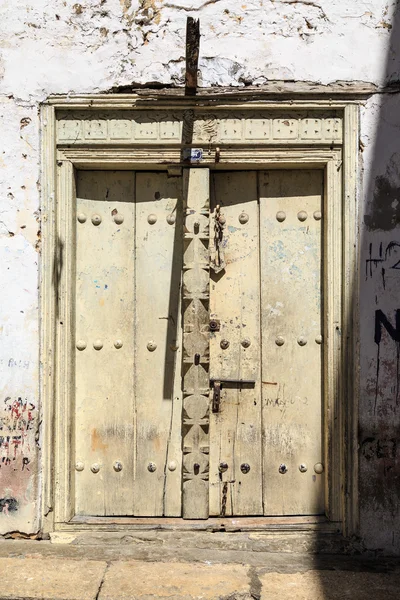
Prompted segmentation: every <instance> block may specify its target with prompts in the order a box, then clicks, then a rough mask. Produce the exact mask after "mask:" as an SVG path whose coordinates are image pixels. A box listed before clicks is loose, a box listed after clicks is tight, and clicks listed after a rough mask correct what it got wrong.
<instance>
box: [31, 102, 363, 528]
mask: <svg viewBox="0 0 400 600" xmlns="http://www.w3.org/2000/svg"><path fill="white" fill-rule="evenodd" d="M358 110H359V107H358V104H357V102H356V101H346V102H343V101H332V100H330V101H326V100H313V99H311V100H309V101H298V102H296V101H293V102H288V103H284V102H281V103H276V102H274V101H268V99H264V100H262V101H257V102H254V101H248V102H243V100H242V99H241V98H235V97H233V99H232V96H230V101H229V104H228V103H227V102H226V101H222V100H221V99H219V100H215V99H214V100H212V99H210V97H203V98H199V97H197V98H185V97H181V98H170V99H166V98H165V96H164V97H160V98H156V99H153V100H146V99H143V98H139V97H137V96H129V95H125V96H117V95H115V96H113V95H103V96H102V95H100V96H87V97H76V98H60V97H57V98H50V99H49V100H48V101H47V102H46V103H45V104H44V105H43V107H42V121H41V122H42V239H43V246H42V255H41V282H40V292H41V386H40V392H41V405H42V422H43V425H42V440H43V444H42V450H43V451H42V458H43V476H42V529H43V530H44V531H46V532H51V531H75V532H76V531H79V530H81V529H87V528H89V529H91V528H93V529H106V530H107V529H108V528H111V529H113V530H115V529H122V530H126V529H127V528H134V529H135V528H136V529H137V528H139V529H140V528H149V527H157V528H160V527H163V526H165V528H170V527H175V528H177V529H191V528H193V527H195V528H196V529H198V528H199V526H201V522H200V523H199V522H198V521H196V522H192V521H190V520H186V521H182V520H181V519H165V520H164V522H163V519H160V518H154V519H140V518H130V519H129V518H106V517H103V518H94V517H93V518H81V517H80V518H78V517H74V511H73V504H72V502H71V498H72V497H73V489H72V477H71V472H70V469H71V458H70V455H69V452H70V444H69V440H70V439H71V405H70V401H69V399H70V398H71V397H72V396H71V394H72V389H71V383H70V381H71V378H70V376H69V374H70V372H71V369H72V364H71V359H70V353H69V348H68V345H67V336H66V335H65V334H64V332H65V331H67V330H68V328H69V324H70V318H71V316H70V313H69V310H68V306H67V305H66V303H65V301H64V300H65V297H66V290H67V289H68V285H69V280H70V279H69V278H70V277H71V276H72V275H71V269H70V267H71V260H70V256H71V251H70V246H71V244H72V240H73V235H72V220H71V219H69V218H68V215H69V214H71V211H72V202H73V200H74V170H75V169H132V170H135V169H137V170H145V169H151V170H168V171H169V172H170V174H175V175H178V174H179V173H180V172H181V169H182V168H186V167H188V166H190V167H193V168H201V167H202V166H204V167H208V168H210V169H216V170H218V169H224V170H230V169H240V170H250V169H251V170H257V169H264V170H265V169H273V168H280V169H293V168H302V167H303V168H316V169H322V170H323V171H324V173H325V195H326V198H325V202H326V206H327V207H328V212H329V214H330V221H332V223H334V224H335V225H334V226H332V227H331V228H330V229H329V231H328V230H327V233H328V237H327V242H326V246H325V253H326V254H327V255H328V256H329V257H330V260H329V261H328V267H327V269H328V270H327V276H326V286H327V287H326V289H325V292H326V298H328V303H327V308H326V311H327V315H328V318H327V322H328V323H329V325H328V330H327V331H326V332H325V335H326V337H327V339H328V340H329V344H328V352H327V353H326V357H325V359H324V360H325V381H326V382H327V385H326V391H325V403H326V414H327V418H326V421H325V422H326V430H325V453H326V454H325V457H326V458H327V464H328V465H329V466H331V465H335V468H330V467H329V474H328V476H327V478H326V481H327V487H326V498H327V504H328V505H327V512H328V515H329V518H330V521H331V522H328V523H327V522H326V520H324V519H321V518H308V517H305V518H280V519H279V524H282V526H284V527H285V528H289V529H292V530H294V531H300V530H310V529H311V530H319V529H320V530H322V531H330V532H333V531H338V530H340V531H341V533H342V534H344V535H351V534H356V533H357V531H358V459H357V422H358V419H357V415H358V412H357V402H358V381H357V376H356V374H355V371H356V370H355V369H352V368H351V365H353V364H357V357H358V327H357V323H358V314H357V304H358V302H357V290H356V289H354V285H353V282H357V259H356V258H357V253H356V252H357V250H356V248H357V239H356V233H357V207H356V182H357V159H358ZM190 148H202V150H203V156H202V159H201V161H200V163H199V162H198V158H199V156H198V153H196V152H193V153H191V152H190ZM60 244H62V245H63V247H64V258H63V261H64V268H63V273H61V276H60V273H59V271H58V261H57V253H58V252H59V248H60ZM59 276H60V277H59ZM55 282H57V284H58V286H59V287H58V290H59V297H60V300H59V303H58V306H57V304H56V294H55ZM222 521H223V524H222V525H223V526H224V528H225V529H229V527H233V528H234V527H236V528H237V526H238V525H237V523H238V519H235V518H221V519H218V518H214V519H208V520H206V521H204V522H203V528H204V529H207V528H210V527H211V528H212V527H216V528H219V527H221V522H222ZM240 524H241V530H246V529H250V530H254V529H257V530H262V531H265V532H266V533H267V532H268V531H271V530H276V524H277V519H276V518H263V517H257V518H248V519H246V518H241V519H240Z"/></svg>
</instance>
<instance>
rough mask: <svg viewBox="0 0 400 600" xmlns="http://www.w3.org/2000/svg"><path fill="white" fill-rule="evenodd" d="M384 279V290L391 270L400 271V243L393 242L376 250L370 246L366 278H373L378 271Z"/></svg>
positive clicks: (380, 245) (381, 244) (381, 245)
mask: <svg viewBox="0 0 400 600" xmlns="http://www.w3.org/2000/svg"><path fill="white" fill-rule="evenodd" d="M377 270H378V271H379V274H380V276H381V278H382V285H383V289H385V288H386V275H387V272H388V271H389V270H391V271H400V243H399V242H395V241H391V242H389V243H388V244H383V243H382V242H381V243H380V244H379V246H378V248H376V249H374V247H373V245H372V244H370V245H369V254H368V258H367V260H366V261H365V276H366V278H367V279H369V278H371V277H373V275H374V273H375V272H376V271H377Z"/></svg>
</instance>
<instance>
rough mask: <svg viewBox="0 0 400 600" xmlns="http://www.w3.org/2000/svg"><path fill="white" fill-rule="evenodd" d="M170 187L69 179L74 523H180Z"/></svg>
mask: <svg viewBox="0 0 400 600" xmlns="http://www.w3.org/2000/svg"><path fill="white" fill-rule="evenodd" d="M181 186H182V184H181V179H180V178H168V177H167V175H166V174H165V173H136V174H135V173H133V172H128V171H125V172H124V171H79V172H78V174H77V191H76V195H77V207H76V285H75V290H73V292H72V293H73V297H74V299H75V302H71V310H74V311H75V322H76V331H75V333H74V342H73V346H74V349H73V351H74V352H75V420H74V421H75V422H74V425H75V426H74V438H73V440H71V442H72V443H73V444H74V446H75V447H74V450H75V452H74V454H75V512H76V514H77V515H95V516H98V515H100V516H106V515H108V516H112V515H116V516H121V515H137V516H162V515H165V516H179V515H180V514H181V498H180V489H181V463H182V460H181V410H182V393H181V384H180V365H181V354H180V339H181V319H180V306H179V303H180V292H179V281H180V276H181V263H182V235H181V231H182V189H181Z"/></svg>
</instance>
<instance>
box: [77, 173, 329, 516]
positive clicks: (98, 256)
mask: <svg viewBox="0 0 400 600" xmlns="http://www.w3.org/2000/svg"><path fill="white" fill-rule="evenodd" d="M203 179H204V182H206V184H207V185H208V181H210V190H209V192H210V195H211V196H210V197H211V217H210V232H211V233H210V246H211V250H212V251H213V252H214V250H215V246H214V231H216V230H215V218H216V217H218V220H219V224H220V225H221V226H222V230H221V229H219V231H220V233H221V231H222V234H221V235H220V239H219V240H218V244H217V246H218V251H219V253H220V259H221V261H222V263H223V264H222V265H220V266H219V268H216V269H215V270H213V269H211V270H210V290H209V292H210V297H209V304H210V324H211V325H212V326H211V327H210V371H209V377H210V407H209V430H208V436H209V441H208V444H209V473H208V480H207V473H206V474H205V475H204V473H200V476H201V477H203V480H205V481H206V482H207V485H208V486H209V494H208V497H209V507H208V514H209V515H210V516H228V515H234V516H261V515H314V514H322V513H323V512H324V491H323V490H324V471H323V458H322V456H323V439H322V431H323V346H324V340H323V338H322V336H323V325H324V323H323V315H324V309H323V306H324V305H323V273H324V268H323V254H322V248H323V225H322V224H323V173H322V171H317V170H302V171H294V170H286V171H283V170H280V171H268V172H265V171H263V172H260V171H259V172H257V171H251V172H250V171H248V172H244V171H236V172H216V173H214V174H211V177H210V178H208V177H205V178H203ZM207 193H208V191H206V194H207ZM76 198H77V200H76V214H75V215H74V218H75V220H76V240H75V242H76V244H75V245H76V254H75V258H74V261H75V262H74V270H75V283H74V289H72V290H71V291H70V293H71V312H73V313H74V319H75V331H74V332H71V337H70V339H71V340H72V341H71V352H73V353H74V356H75V399H74V424H73V436H72V439H71V444H72V446H73V449H74V452H73V455H74V459H75V465H74V470H73V473H74V492H75V514H76V515H80V516H83V517H84V516H125V515H126V516H137V517H143V516H146V517H149V516H154V517H161V516H167V517H172V516H175V517H179V516H181V515H182V493H181V490H182V451H183V445H182V417H183V415H182V355H181V348H182V311H181V300H180V298H181V275H182V252H183V216H182V207H183V204H184V198H183V189H182V178H180V177H168V176H167V174H166V173H161V172H158V173H155V172H154V173H150V172H136V173H134V172H132V171H79V172H78V173H77V177H76ZM213 252H212V256H211V258H212V260H213V261H214V259H215V255H214V253H213ZM205 255H206V254H205ZM214 266H215V265H214ZM221 267H223V268H221ZM216 388H218V389H219V390H220V397H219V398H218V401H216V399H215V396H214V394H215V392H216ZM190 512H191V514H192V516H194V517H195V518H196V515H193V511H190ZM194 512H195V511H194ZM204 514H207V509H206V511H205V513H204V509H203V510H202V514H201V515H200V514H199V515H198V516H199V517H200V516H201V517H203V518H204Z"/></svg>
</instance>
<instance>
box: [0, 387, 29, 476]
mask: <svg viewBox="0 0 400 600" xmlns="http://www.w3.org/2000/svg"><path fill="white" fill-rule="evenodd" d="M34 411H35V405H34V404H33V403H32V402H30V401H29V400H28V399H27V398H22V397H18V398H11V397H10V396H8V397H6V398H5V400H4V403H3V406H2V407H1V409H0V469H4V468H7V467H14V469H21V470H22V471H25V470H28V471H29V463H30V459H29V456H30V453H31V447H30V445H31V439H32V435H31V434H32V432H33V427H34V420H35V417H34Z"/></svg>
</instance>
